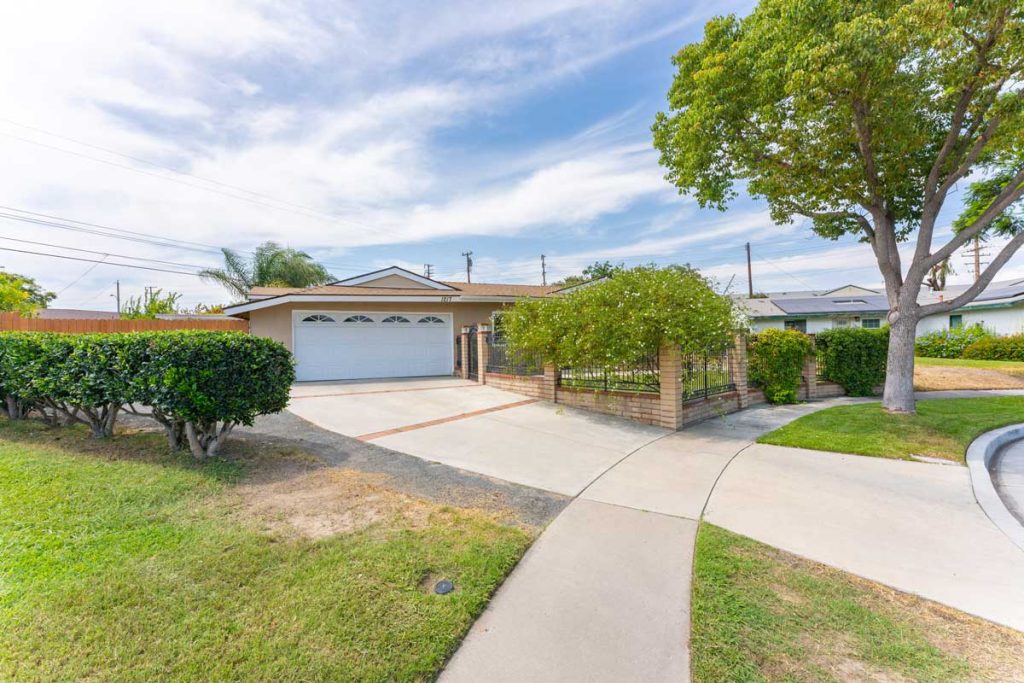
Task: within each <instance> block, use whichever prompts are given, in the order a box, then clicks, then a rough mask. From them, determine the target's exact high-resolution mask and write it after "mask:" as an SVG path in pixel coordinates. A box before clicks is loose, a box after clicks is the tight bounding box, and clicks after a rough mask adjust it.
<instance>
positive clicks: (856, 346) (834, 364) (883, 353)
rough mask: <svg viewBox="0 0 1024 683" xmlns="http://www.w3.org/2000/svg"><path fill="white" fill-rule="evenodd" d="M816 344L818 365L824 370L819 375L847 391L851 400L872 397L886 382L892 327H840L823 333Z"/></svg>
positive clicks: (819, 335) (820, 333)
mask: <svg viewBox="0 0 1024 683" xmlns="http://www.w3.org/2000/svg"><path fill="white" fill-rule="evenodd" d="M814 341H815V345H816V347H817V352H818V362H819V363H821V364H822V366H824V367H822V368H821V370H820V371H819V373H820V374H821V375H822V376H823V377H824V378H825V379H827V380H829V381H830V382H835V383H836V384H838V385H839V386H841V387H842V388H843V389H845V390H846V393H847V394H848V395H849V396H871V395H873V394H874V393H875V387H877V386H878V385H879V384H881V383H883V382H884V381H885V364H886V360H887V357H888V355H889V328H888V327H883V328H882V329H880V330H870V329H864V328H860V327H847V328H842V327H837V328H833V329H831V330H825V331H824V332H819V333H818V334H817V336H816V337H815V340H814Z"/></svg>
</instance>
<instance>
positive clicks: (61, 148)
mask: <svg viewBox="0 0 1024 683" xmlns="http://www.w3.org/2000/svg"><path fill="white" fill-rule="evenodd" d="M84 4H88V7H83V6H81V5H84ZM18 5H19V6H13V7H6V8H5V9H4V17H3V18H4V21H2V22H0V40H3V41H4V44H5V52H6V54H7V56H8V58H7V59H5V60H4V61H3V64H0V86H2V87H3V88H4V92H7V93H16V96H9V97H6V98H5V102H4V105H2V106H0V155H2V156H0V159H2V160H0V206H3V207H8V208H5V209H0V212H7V213H8V214H15V215H20V216H23V217H24V216H26V215H28V214H24V213H20V212H22V211H31V212H36V213H42V214H47V215H50V216H57V217H59V219H60V220H58V221H51V222H58V223H60V224H61V225H63V227H57V226H53V225H41V224H39V223H26V222H24V221H18V220H12V219H11V218H9V217H8V218H0V247H5V248H8V249H10V248H15V249H22V250H27V251H43V252H47V253H50V254H61V255H64V256H71V257H76V258H82V259H103V260H104V262H103V263H101V264H98V265H97V264H93V263H89V262H87V261H74V260H66V259H65V260H62V259H55V258H51V257H44V256H39V255H30V254H24V253H19V252H13V251H0V265H3V266H4V267H5V268H6V269H7V270H11V271H15V272H22V273H25V274H28V275H32V276H34V277H36V278H37V279H38V280H39V281H40V282H41V283H43V284H44V285H45V286H46V287H48V288H50V289H53V290H55V291H60V297H59V299H58V301H57V303H56V304H55V305H57V306H68V307H86V308H104V309H110V308H112V307H113V305H114V304H113V300H112V298H111V297H110V293H111V292H112V291H113V282H114V281H115V280H118V279H119V280H120V281H121V286H122V291H123V292H124V293H125V294H126V295H128V294H137V293H139V292H141V291H142V288H143V287H145V286H147V285H150V286H158V287H162V288H163V289H165V290H174V291H178V292H181V293H182V294H183V299H182V301H183V303H186V304H190V305H191V304H195V303H198V302H206V303H216V302H226V301H227V295H226V294H225V293H224V292H223V291H222V290H220V289H219V288H218V287H217V286H215V285H211V284H208V283H204V282H202V281H201V280H199V278H197V277H195V276H193V275H190V274H188V273H191V272H194V271H195V270H196V269H197V267H201V266H205V265H217V264H218V262H219V259H218V256H217V254H216V247H220V246H227V247H231V248H235V249H239V250H243V251H244V250H247V249H252V248H253V247H254V246H256V245H257V244H258V243H260V242H261V241H263V240H267V239H273V240H277V241H279V242H283V243H286V244H288V245H289V246H292V247H296V248H300V249H304V250H306V251H308V252H310V253H311V254H313V255H314V256H316V257H317V258H318V259H320V260H322V261H324V262H325V263H327V264H329V266H330V268H331V270H332V272H333V273H334V274H336V275H337V276H339V277H345V276H349V275H353V274H356V273H358V272H364V271H366V270H371V269H374V268H377V267H381V266H385V265H390V264H399V265H403V266H406V267H408V268H411V269H415V270H416V271H421V270H422V268H423V264H426V263H430V264H433V266H434V272H435V276H437V277H441V278H450V279H461V278H463V277H464V273H463V260H462V257H461V256H460V254H461V252H463V251H467V250H472V251H473V254H474V257H473V258H474V262H475V266H474V279H475V280H477V281H508V282H528V283H532V282H538V283H539V281H540V277H541V275H540V255H541V254H542V253H543V254H546V255H547V258H548V272H549V278H550V279H552V280H553V279H557V278H559V277H562V276H564V275H568V274H571V273H575V272H578V271H579V270H581V269H582V268H583V267H584V266H585V265H587V264H588V263H591V262H593V261H595V260H611V261H614V262H619V261H623V262H625V263H627V264H637V263H646V262H651V261H653V262H657V263H672V262H679V263H687V262H688V263H691V264H693V265H696V266H698V267H700V268H702V269H703V270H704V271H705V272H707V273H708V274H710V275H712V276H714V277H715V278H717V279H718V280H719V281H720V282H721V283H722V285H723V286H725V285H727V284H728V283H730V282H732V285H731V286H732V289H733V290H734V291H735V290H738V291H743V290H745V289H746V268H745V264H744V260H743V259H744V254H743V245H744V243H745V242H747V241H749V242H751V243H752V244H753V253H754V280H755V287H756V288H757V289H759V290H778V289H802V288H809V287H828V286H833V285H839V284H844V283H846V282H858V283H863V284H867V285H875V284H877V283H878V282H879V280H880V278H879V277H878V275H877V270H876V269H875V266H874V264H873V260H872V256H871V254H870V250H869V249H868V248H867V247H866V246H863V245H859V244H855V243H853V242H849V241H847V242H838V243H832V242H825V241H823V240H820V239H818V238H815V237H813V236H811V234H810V232H809V231H808V230H807V229H806V227H805V226H803V225H800V224H796V225H787V226H775V225H773V224H772V222H771V220H770V219H769V217H768V214H767V212H766V209H765V206H764V205H763V204H762V203H759V202H756V201H753V200H751V199H750V198H748V197H743V198H741V199H739V200H737V201H736V202H734V204H733V205H732V206H731V207H730V209H729V211H727V212H725V213H720V212H717V211H703V210H700V209H699V208H698V207H697V206H696V204H695V203H694V202H693V201H692V200H691V199H689V198H685V197H680V196H678V195H677V194H676V192H675V190H674V188H672V187H671V186H669V185H668V183H666V182H665V181H664V180H663V179H662V170H661V169H660V167H659V166H658V164H657V155H656V153H655V152H654V151H653V149H652V148H651V144H650V131H649V129H650V124H651V121H652V119H653V116H654V114H655V113H656V112H657V111H658V110H659V109H662V108H663V106H664V97H665V92H666V90H667V88H668V86H669V84H670V82H671V78H672V74H673V70H672V65H671V61H670V59H671V56H672V54H673V53H674V52H675V51H676V50H678V48H679V47H681V46H682V45H684V44H685V43H687V42H690V41H693V40H697V39H699V37H700V35H701V31H702V27H703V23H704V22H705V21H706V20H707V19H709V18H711V17H712V16H714V15H715V14H721V13H726V12H737V13H740V14H742V13H745V12H747V11H749V9H750V7H751V3H748V2H716V3H670V2H656V1H643V0H641V1H634V2H628V1H608V2H591V1H583V0H547V1H545V2H528V1H526V2H517V3H491V5H494V6H488V5H487V4H484V3H475V2H422V3H410V2H402V3H397V2H366V3H342V2H306V3H294V2H275V1H274V0H268V1H265V2H259V3H246V2H231V1H228V2H216V3H210V2H204V1H200V0H180V1H179V0H175V1H171V0H154V1H153V2H147V3H137V2H127V1H125V0H110V1H107V2H94V3H75V4H69V3H52V4H51V3H45V2H43V3H18ZM57 13H59V14H60V16H61V17H62V21H61V22H54V21H53V20H52V17H53V16H54V15H55V14H57ZM12 209H13V210H17V211H13V210H12ZM955 213H956V198H955V197H954V200H953V202H952V206H951V207H950V208H949V210H948V211H947V215H946V216H945V219H946V223H948V221H949V220H951V219H952V217H953V216H955ZM48 220H49V219H48ZM68 220H74V221H81V222H85V223H91V224H94V226H93V227H92V228H90V229H91V232H82V231H80V230H77V231H76V230H69V229H67V228H68V225H69V223H68V222H67V221H68ZM70 225H72V227H74V226H78V227H79V228H81V227H83V226H82V224H81V223H78V224H70ZM95 226H103V228H117V229H119V230H122V231H130V232H120V233H117V234H118V235H120V238H114V237H112V236H110V235H109V231H108V230H104V229H101V228H95ZM84 227H89V226H84ZM97 232H103V233H107V234H104V235H98V234H96V233H97ZM140 234H141V235H145V236H159V237H160V238H162V239H161V240H160V241H161V242H163V243H162V244H153V243H152V242H151V240H148V238H146V237H142V239H141V240H140V239H137V238H139V237H140ZM125 237H130V238H132V239H124V238H125ZM13 240H23V241H22V242H15V241H13ZM25 240H27V242H26V241H25ZM33 243H36V244H33ZM38 243H44V244H45V245H46V246H41V245H40V244H38ZM76 250H77V251H76ZM125 256H132V257H141V258H147V259H154V260H152V261H140V260H132V259H127V258H124V257H125ZM156 261H162V262H164V263H157V262H156ZM119 264H120V265H119ZM126 264H132V265H148V266H150V267H157V268H162V269H166V270H177V271H181V272H177V273H166V272H157V271H145V270H139V269H133V268H129V267H127V266H126ZM959 270H960V271H961V274H960V275H959V276H958V277H959V278H961V279H962V278H965V277H967V275H966V273H967V269H966V268H965V267H960V268H959ZM1007 272H1008V273H1009V274H1024V270H1022V269H1021V268H1020V264H1019V263H1016V262H1013V263H1011V265H1010V267H1009V268H1008V271H1007Z"/></svg>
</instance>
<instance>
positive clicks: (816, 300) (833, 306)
mask: <svg viewBox="0 0 1024 683" xmlns="http://www.w3.org/2000/svg"><path fill="white" fill-rule="evenodd" d="M773 303H774V304H775V305H776V306H778V307H779V308H781V309H782V310H783V311H785V312H786V314H787V315H803V314H814V313H818V314H821V313H885V312H887V311H888V310H889V300H888V299H887V298H886V297H884V296H878V295H872V296H842V297H826V296H815V297H809V298H806V299H776V300H775V301H774V302H773Z"/></svg>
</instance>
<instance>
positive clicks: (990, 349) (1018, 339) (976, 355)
mask: <svg viewBox="0 0 1024 683" xmlns="http://www.w3.org/2000/svg"><path fill="white" fill-rule="evenodd" d="M963 357H964V358H971V359H974V360H1015V361H1024V334H1013V335H1010V336H1007V337H993V336H990V337H985V338H984V339H979V340H978V341H976V342H974V343H973V344H971V345H970V346H968V347H967V348H966V349H964V353H963Z"/></svg>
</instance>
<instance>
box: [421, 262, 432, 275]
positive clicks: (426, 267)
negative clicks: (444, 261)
mask: <svg viewBox="0 0 1024 683" xmlns="http://www.w3.org/2000/svg"><path fill="white" fill-rule="evenodd" d="M423 277H425V278H433V277H434V264H433V263H424V264H423Z"/></svg>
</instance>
